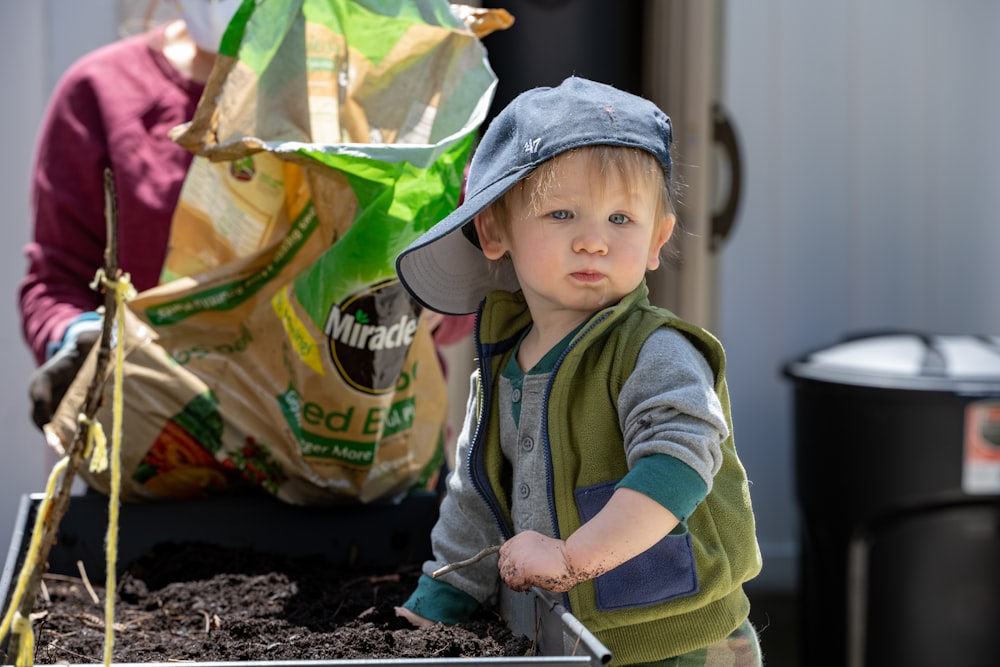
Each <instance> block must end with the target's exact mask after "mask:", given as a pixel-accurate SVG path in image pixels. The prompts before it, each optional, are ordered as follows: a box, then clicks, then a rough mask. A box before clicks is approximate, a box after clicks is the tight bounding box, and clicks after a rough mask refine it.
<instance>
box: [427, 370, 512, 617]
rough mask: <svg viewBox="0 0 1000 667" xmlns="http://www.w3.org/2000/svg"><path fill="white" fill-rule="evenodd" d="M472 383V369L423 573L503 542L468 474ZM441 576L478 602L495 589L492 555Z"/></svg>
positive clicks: (488, 598) (489, 598)
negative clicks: (450, 467) (459, 428)
mask: <svg viewBox="0 0 1000 667" xmlns="http://www.w3.org/2000/svg"><path fill="white" fill-rule="evenodd" d="M476 383H477V380H476V374H475V373H473V376H472V380H471V381H470V389H469V399H468V402H467V404H466V408H465V421H464V423H463V424H462V430H461V432H460V433H459V435H458V439H457V441H456V447H455V461H454V462H453V465H452V471H451V472H450V473H449V474H448V480H447V485H448V490H447V493H446V494H445V497H444V500H442V501H441V508H440V515H439V517H438V520H437V523H436V524H435V525H434V528H433V530H432V531H431V547H432V549H433V552H434V555H433V560H429V561H427V562H425V563H424V566H423V572H424V573H425V574H427V575H430V574H431V572H433V571H434V570H436V569H438V568H440V567H443V566H444V565H447V564H449V563H455V562H457V561H460V560H465V559H466V558H470V557H472V556H474V555H476V554H477V553H479V551H481V550H482V549H484V548H485V547H488V546H492V545H498V544H501V543H502V542H503V538H502V537H501V536H500V529H499V527H498V526H497V523H496V519H495V518H494V517H493V514H492V513H491V512H490V510H489V508H488V507H487V506H486V503H485V502H483V500H482V499H481V498H480V497H479V494H478V493H477V491H476V489H475V488H474V487H473V486H472V480H471V478H470V477H469V466H468V458H469V445H470V442H471V440H472V436H473V434H474V431H475V428H476V387H477V384H476ZM441 580H442V581H446V582H448V583H449V584H451V585H453V586H455V587H456V588H458V589H460V590H462V591H464V592H466V593H468V594H469V595H470V596H472V597H473V598H475V599H476V600H478V601H479V602H480V603H488V602H490V601H492V599H493V598H494V596H495V595H496V593H497V591H498V589H499V582H500V573H499V571H498V570H497V556H496V555H492V556H489V557H487V558H484V559H483V560H481V561H479V562H478V563H476V564H474V565H470V566H467V567H463V568H460V569H458V570H454V571H452V572H450V573H448V574H445V575H443V576H442V579H441Z"/></svg>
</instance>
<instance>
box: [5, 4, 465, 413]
mask: <svg viewBox="0 0 1000 667" xmlns="http://www.w3.org/2000/svg"><path fill="white" fill-rule="evenodd" d="M174 4H176V8H177V11H178V18H177V19H175V20H171V21H168V22H166V23H163V24H161V25H158V26H156V27H153V28H149V29H148V30H146V31H144V32H142V33H140V34H138V35H134V36H131V37H126V38H123V39H121V40H119V41H116V42H114V43H111V44H109V45H106V46H104V47H101V48H99V49H97V50H95V51H93V52H90V53H88V54H86V55H84V56H83V57H81V58H80V59H79V60H78V61H76V62H75V63H74V64H73V65H72V66H71V67H70V68H69V69H68V70H67V72H66V73H65V74H64V75H63V77H62V78H61V80H60V81H59V83H58V84H57V86H56V88H55V90H54V92H53V94H52V97H51V100H50V102H49V105H48V108H47V110H46V113H45V117H44V119H43V122H42V127H41V132H40V136H39V140H38V144H37V148H36V154H35V161H34V165H33V171H32V186H31V187H32V191H31V200H32V207H33V216H34V219H33V233H32V240H31V242H30V243H29V244H28V245H27V247H26V248H25V254H26V256H27V260H28V267H27V272H26V275H25V277H24V279H23V280H22V281H21V284H20V286H19V298H20V313H21V320H22V328H23V334H24V338H25V340H26V342H27V344H28V346H29V347H30V349H31V352H32V354H33V355H34V358H35V361H36V363H37V364H39V368H38V369H37V370H36V372H35V373H34V374H33V375H32V377H31V380H30V383H29V395H30V398H31V404H32V419H33V421H34V423H35V424H36V425H37V426H38V427H39V428H41V427H42V426H43V425H44V424H45V423H47V422H48V421H49V419H50V418H51V416H52V414H53V412H54V411H55V409H56V407H57V406H58V404H59V400H60V399H61V397H62V396H63V395H64V393H65V391H66V389H67V388H68V387H69V385H70V383H71V382H72V380H73V378H74V376H75V375H76V373H77V371H78V370H79V368H80V366H81V364H82V362H83V360H84V358H85V357H86V356H87V352H88V351H89V350H90V348H91V347H92V346H93V344H94V342H95V341H96V340H97V338H98V337H99V335H100V328H101V323H100V315H99V314H98V312H97V308H98V307H99V306H100V305H101V301H102V297H101V295H100V294H99V293H98V292H97V291H95V290H93V289H91V287H90V283H91V282H92V281H93V278H94V274H95V272H96V270H97V269H98V267H101V266H103V265H104V252H105V246H106V243H107V232H106V220H105V201H104V199H105V198H104V183H103V174H104V170H105V169H106V168H110V169H111V171H112V173H113V174H114V180H115V189H116V195H117V205H118V223H119V227H118V245H119V257H118V259H119V264H120V266H121V269H122V270H123V271H124V272H127V273H128V274H130V277H131V281H132V284H133V286H134V287H135V288H136V289H137V290H139V291H142V290H145V289H147V288H150V287H153V286H155V285H156V284H157V283H158V282H159V279H160V273H161V269H162V267H163V263H164V259H165V257H166V251H167V244H168V239H169V235H170V225H171V219H172V216H173V212H174V209H175V207H176V205H177V201H178V197H179V196H180V191H181V186H182V184H183V182H184V178H185V175H186V174H187V171H188V167H189V166H190V164H191V160H192V157H193V155H192V153H190V152H189V151H187V150H186V149H184V148H182V147H180V146H179V145H177V144H176V143H175V142H174V141H173V140H172V139H171V138H170V137H169V134H168V133H169V131H170V130H171V128H173V127H175V126H177V125H180V124H181V123H184V122H186V121H188V120H190V119H191V118H192V117H193V115H194V112H195V109H196V107H197V105H198V101H199V99H200V98H201V95H202V93H203V91H204V88H205V82H206V81H207V80H208V77H209V74H210V73H211V71H212V67H213V65H214V64H215V60H216V56H217V50H218V44H219V42H220V41H221V38H222V34H223V32H224V31H225V28H226V27H227V25H228V23H229V21H230V19H231V18H232V16H233V14H234V13H235V11H236V9H237V8H238V7H239V5H240V0H175V2H174ZM471 325H472V323H471V319H470V318H448V319H447V320H446V322H445V323H444V325H442V326H439V327H436V328H435V342H436V343H437V344H438V345H445V344H449V343H452V342H455V341H457V340H460V339H461V338H462V337H464V336H465V335H467V334H468V333H469V331H471Z"/></svg>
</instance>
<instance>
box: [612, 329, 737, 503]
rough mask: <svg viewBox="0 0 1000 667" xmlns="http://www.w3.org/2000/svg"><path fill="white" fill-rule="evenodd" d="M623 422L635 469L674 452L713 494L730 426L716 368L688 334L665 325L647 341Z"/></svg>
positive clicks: (625, 394)
mask: <svg viewBox="0 0 1000 667" xmlns="http://www.w3.org/2000/svg"><path fill="white" fill-rule="evenodd" d="M618 418H619V420H620V422H621V424H622V433H623V435H624V438H625V453H626V456H627V458H628V465H629V468H630V469H631V468H632V467H634V465H635V462H636V461H637V460H638V459H639V458H641V457H643V456H649V455H650V454H668V455H670V456H673V457H675V458H677V459H679V460H681V461H682V462H684V463H686V464H687V465H688V466H690V467H691V468H692V469H693V470H694V471H695V472H697V473H698V474H699V475H700V476H701V477H702V479H703V480H704V481H705V485H706V486H707V488H708V490H709V491H711V489H712V478H713V477H714V476H715V474H716V473H717V472H718V471H719V468H720V467H721V466H722V450H721V448H720V445H721V444H722V442H723V441H724V440H725V439H726V438H727V437H728V436H729V427H728V426H727V424H726V418H725V414H724V413H723V410H722V404H721V402H720V401H719V397H718V395H717V394H716V393H715V378H714V374H713V373H712V369H711V367H710V366H709V365H708V362H707V361H706V360H705V358H704V357H703V356H702V355H701V353H700V352H698V350H697V349H696V348H695V347H694V346H693V345H692V344H691V342H690V341H688V339H687V338H686V337H685V336H684V335H683V334H681V333H680V332H678V331H676V330H674V329H671V328H668V327H662V328H660V329H657V330H656V331H655V332H654V333H653V335H651V336H650V337H649V338H648V339H647V340H646V342H645V343H643V346H642V349H641V350H640V352H639V358H638V360H637V361H636V365H635V370H634V371H633V373H632V375H631V376H629V378H628V380H626V381H625V384H624V386H623V387H622V390H621V393H620V394H619V396H618Z"/></svg>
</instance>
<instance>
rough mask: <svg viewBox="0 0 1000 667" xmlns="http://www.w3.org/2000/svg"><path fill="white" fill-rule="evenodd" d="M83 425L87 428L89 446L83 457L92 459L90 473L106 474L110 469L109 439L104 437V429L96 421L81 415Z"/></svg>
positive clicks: (80, 420)
mask: <svg viewBox="0 0 1000 667" xmlns="http://www.w3.org/2000/svg"><path fill="white" fill-rule="evenodd" d="M77 419H78V421H79V422H80V423H81V424H85V425H86V426H87V440H86V442H87V444H86V447H85V448H84V450H83V457H84V458H89V459H90V472H94V473H98V472H104V471H105V470H107V469H108V438H107V436H105V435H104V427H102V426H101V422H99V421H97V420H96V419H88V418H87V415H85V414H81V415H80V416H79V417H78V418H77Z"/></svg>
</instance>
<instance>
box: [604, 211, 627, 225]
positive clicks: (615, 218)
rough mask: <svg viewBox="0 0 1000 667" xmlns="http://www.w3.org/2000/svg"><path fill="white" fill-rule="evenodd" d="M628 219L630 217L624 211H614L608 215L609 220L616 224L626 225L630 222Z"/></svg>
mask: <svg viewBox="0 0 1000 667" xmlns="http://www.w3.org/2000/svg"><path fill="white" fill-rule="evenodd" d="M628 219H629V218H628V216H627V215H625V214H624V213H612V214H611V215H609V216H608V222H610V223H612V224H615V225H624V224H625V223H626V222H628Z"/></svg>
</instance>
